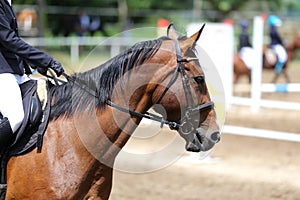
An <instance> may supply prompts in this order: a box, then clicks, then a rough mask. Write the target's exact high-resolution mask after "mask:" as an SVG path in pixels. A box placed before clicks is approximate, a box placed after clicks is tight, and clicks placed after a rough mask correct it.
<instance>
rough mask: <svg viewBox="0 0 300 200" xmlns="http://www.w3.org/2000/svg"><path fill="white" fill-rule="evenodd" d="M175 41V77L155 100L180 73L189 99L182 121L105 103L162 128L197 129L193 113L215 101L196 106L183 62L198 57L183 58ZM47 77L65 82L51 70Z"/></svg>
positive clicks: (208, 107) (94, 93) (90, 91)
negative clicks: (148, 120)
mask: <svg viewBox="0 0 300 200" xmlns="http://www.w3.org/2000/svg"><path fill="white" fill-rule="evenodd" d="M173 41H174V43H175V48H176V56H177V66H176V69H175V71H174V74H173V77H172V78H171V80H170V81H169V83H168V85H167V86H166V88H165V90H164V91H163V92H162V94H161V96H160V97H159V98H158V100H157V101H156V102H155V104H159V103H160V101H161V100H162V99H163V97H164V96H165V94H166V93H167V91H168V90H169V88H170V87H171V86H172V85H173V84H174V83H175V81H176V80H177V78H178V75H179V73H180V74H181V78H182V84H183V88H184V92H185V97H186V101H187V110H186V111H185V115H184V117H183V119H182V120H180V121H181V122H180V123H178V122H175V121H167V120H165V119H164V118H163V117H160V116H158V115H155V114H152V113H149V112H146V113H145V114H143V113H138V112H135V111H133V110H130V109H127V108H125V107H122V106H120V105H117V104H115V103H113V102H112V101H111V100H109V99H107V100H106V102H105V103H106V104H107V105H109V106H111V107H113V108H116V109H118V110H120V111H122V112H125V113H129V114H131V115H134V116H136V117H140V118H147V119H150V120H153V121H156V122H160V124H161V125H160V127H161V128H162V127H163V125H164V124H166V125H168V126H169V127H170V128H171V129H175V130H178V129H181V131H182V132H183V133H184V134H189V133H191V132H192V131H193V130H195V129H196V127H194V125H193V124H192V123H191V122H190V120H191V115H192V114H193V113H195V112H200V113H201V111H202V110H206V109H211V108H213V107H214V102H212V101H210V102H208V103H204V104H201V105H198V106H196V105H195V104H194V101H193V99H192V94H191V87H190V84H189V78H188V77H187V75H186V73H185V69H184V64H183V63H186V62H191V61H195V60H198V58H197V57H189V58H182V56H181V50H180V46H179V42H178V40H177V39H173ZM50 72H51V71H50ZM62 75H63V76H64V77H65V78H66V79H67V80H68V82H73V83H74V84H76V85H77V86H78V87H80V88H81V89H83V90H84V91H86V92H88V93H89V94H90V95H92V96H94V97H95V98H98V95H97V94H96V91H95V90H92V89H90V88H89V87H88V86H87V85H86V84H84V83H79V82H77V81H76V80H75V79H74V78H72V77H71V76H69V75H68V74H66V73H65V72H63V73H62ZM47 77H48V78H51V79H53V80H54V82H55V83H56V84H58V82H63V83H64V82H65V81H63V80H60V79H58V78H56V77H55V76H54V75H53V73H52V72H51V76H47Z"/></svg>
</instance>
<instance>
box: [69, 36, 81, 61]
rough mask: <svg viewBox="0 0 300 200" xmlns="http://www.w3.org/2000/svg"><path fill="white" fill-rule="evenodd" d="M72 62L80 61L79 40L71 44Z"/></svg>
mask: <svg viewBox="0 0 300 200" xmlns="http://www.w3.org/2000/svg"><path fill="white" fill-rule="evenodd" d="M70 45H71V46H70V56H71V62H72V63H77V62H78V61H79V42H78V39H72V41H71V44H70Z"/></svg>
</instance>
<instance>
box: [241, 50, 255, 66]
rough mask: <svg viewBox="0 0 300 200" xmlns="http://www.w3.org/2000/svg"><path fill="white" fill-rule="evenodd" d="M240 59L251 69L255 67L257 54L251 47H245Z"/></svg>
mask: <svg viewBox="0 0 300 200" xmlns="http://www.w3.org/2000/svg"><path fill="white" fill-rule="evenodd" d="M240 57H241V59H242V60H243V61H244V63H245V64H246V66H247V67H248V68H249V69H252V68H253V67H254V65H255V52H254V49H253V48H251V47H243V48H241V50H240Z"/></svg>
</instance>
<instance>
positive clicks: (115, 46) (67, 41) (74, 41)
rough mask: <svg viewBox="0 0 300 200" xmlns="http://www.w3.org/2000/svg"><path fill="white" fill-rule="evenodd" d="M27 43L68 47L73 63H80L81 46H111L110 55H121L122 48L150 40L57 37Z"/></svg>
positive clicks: (27, 40)
mask: <svg viewBox="0 0 300 200" xmlns="http://www.w3.org/2000/svg"><path fill="white" fill-rule="evenodd" d="M24 40H25V41H26V42H28V43H29V44H31V45H32V46H36V47H50V46H66V47H68V46H69V47H70V56H71V62H73V63H76V62H78V61H79V56H80V55H79V54H80V52H79V47H80V46H97V45H102V46H110V47H111V48H110V55H111V57H112V56H115V55H117V54H119V53H120V50H121V47H127V46H132V45H133V44H134V43H136V42H139V41H142V40H149V38H128V37H126V38H125V37H114V38H108V37H55V38H42V37H41V38H24Z"/></svg>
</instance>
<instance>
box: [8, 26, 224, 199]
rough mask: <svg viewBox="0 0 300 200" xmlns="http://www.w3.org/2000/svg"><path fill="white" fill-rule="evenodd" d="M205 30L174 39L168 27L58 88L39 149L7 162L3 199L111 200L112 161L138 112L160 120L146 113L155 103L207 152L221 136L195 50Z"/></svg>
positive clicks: (189, 145) (190, 144) (194, 147)
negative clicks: (166, 33) (38, 151)
mask: <svg viewBox="0 0 300 200" xmlns="http://www.w3.org/2000/svg"><path fill="white" fill-rule="evenodd" d="M202 30H203V27H202V28H201V29H200V31H199V32H197V33H195V34H194V35H192V36H191V37H188V38H187V37H181V38H177V36H176V33H175V31H174V29H173V26H170V28H169V31H168V36H167V37H162V38H158V39H156V40H150V41H144V42H140V43H137V44H135V45H134V46H132V47H131V48H129V49H128V50H126V51H125V52H123V53H121V54H120V55H118V56H116V57H114V58H112V59H110V60H109V61H107V62H106V63H104V64H103V65H100V66H99V67H96V68H94V69H92V70H89V71H86V72H84V73H79V74H75V75H73V76H71V77H69V78H70V80H73V81H69V82H67V83H64V84H62V85H60V86H55V88H54V89H55V91H54V94H53V97H52V102H51V104H52V106H51V107H52V110H51V120H50V122H49V125H48V128H47V130H46V133H45V136H44V140H43V141H44V142H43V148H42V152H41V153H40V154H37V153H36V151H32V152H30V153H28V154H26V155H23V156H18V157H12V158H11V159H10V160H9V162H8V167H7V193H6V198H7V199H8V200H11V199H22V200H24V199H76V200H77V199H102V200H103V199H108V198H109V195H110V191H111V187H112V174H113V164H114V161H115V158H116V156H117V155H118V153H119V152H120V150H121V149H122V147H123V146H124V145H125V143H126V142H127V141H128V139H129V138H130V135H131V134H132V133H133V131H134V130H135V128H136V127H137V126H138V124H139V123H140V121H141V119H142V118H143V117H149V118H150V119H155V120H157V119H158V118H157V117H154V116H152V115H149V114H148V113H147V110H148V109H149V108H150V107H152V106H153V105H154V104H157V105H158V104H159V105H161V106H160V107H164V109H165V113H166V116H165V118H164V119H159V121H161V123H165V124H168V125H169V126H170V127H171V129H174V130H177V131H178V133H179V134H180V135H181V136H182V137H183V138H184V139H185V141H186V149H187V150H188V151H195V152H199V151H206V150H209V149H211V148H212V147H213V146H214V145H215V143H217V142H218V141H219V140H220V133H219V126H218V124H217V122H216V113H215V110H214V106H213V103H212V102H211V99H210V95H209V93H208V89H207V86H206V83H205V75H204V73H203V71H202V69H201V67H200V63H199V61H198V60H197V57H196V55H195V53H194V52H195V51H194V47H195V44H196V42H197V40H198V39H199V37H200V35H201V32H202ZM157 111H158V112H161V110H159V109H157ZM149 181H151V180H149ZM170 184H176V183H170Z"/></svg>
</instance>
